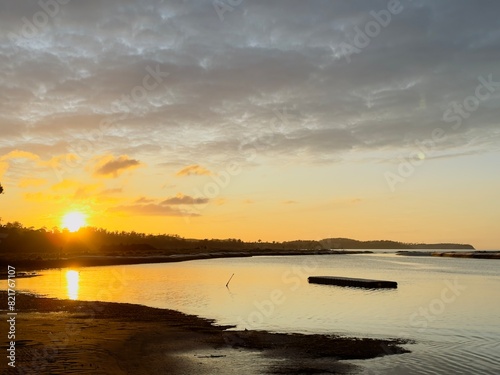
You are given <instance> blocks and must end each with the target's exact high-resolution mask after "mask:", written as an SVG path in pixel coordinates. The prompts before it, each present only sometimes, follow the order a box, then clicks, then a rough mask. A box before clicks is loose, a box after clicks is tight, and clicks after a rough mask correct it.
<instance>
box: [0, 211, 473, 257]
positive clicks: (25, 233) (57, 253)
mask: <svg viewBox="0 0 500 375" xmlns="http://www.w3.org/2000/svg"><path fill="white" fill-rule="evenodd" d="M462 248H463V249H474V248H473V247H472V246H471V245H459V244H410V243H401V242H395V241H357V240H352V239H348V238H329V239H324V240H320V241H307V240H297V241H286V242H276V241H273V242H263V241H261V240H258V241H257V242H244V241H242V240H240V239H235V238H229V239H186V238H182V237H180V236H178V235H170V234H145V233H139V232H135V231H131V232H126V231H108V230H106V229H101V228H94V227H85V228H81V229H80V230H79V231H78V232H75V233H70V232H69V231H68V230H66V229H65V230H60V229H59V228H57V227H54V228H52V229H50V230H49V229H47V228H39V229H35V228H33V227H30V228H26V227H24V226H23V225H22V224H21V223H19V222H14V223H7V224H5V225H2V224H1V220H0V255H1V256H2V257H4V258H5V257H7V258H9V257H18V256H21V257H27V258H31V257H34V258H36V257H37V256H40V257H43V258H47V257H51V258H56V257H67V256H74V255H84V254H100V255H161V254H162V255H169V254H179V253H200V252H210V251H249V250H303V249H304V250H309V249H310V250H319V249H336V250H341V249H462Z"/></svg>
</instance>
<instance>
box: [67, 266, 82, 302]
mask: <svg viewBox="0 0 500 375" xmlns="http://www.w3.org/2000/svg"><path fill="white" fill-rule="evenodd" d="M79 281H80V274H79V273H78V271H67V272H66V282H67V283H68V298H69V299H72V300H76V299H78V287H79V285H78V283H79Z"/></svg>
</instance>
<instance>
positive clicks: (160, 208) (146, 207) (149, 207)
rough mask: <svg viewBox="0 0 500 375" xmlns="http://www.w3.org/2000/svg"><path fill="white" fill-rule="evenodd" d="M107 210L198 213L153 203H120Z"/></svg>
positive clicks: (130, 213)
mask: <svg viewBox="0 0 500 375" xmlns="http://www.w3.org/2000/svg"><path fill="white" fill-rule="evenodd" d="M108 211H109V212H114V213H124V214H128V215H137V216H199V214H196V213H190V212H188V211H183V210H180V209H178V208H174V207H171V206H166V205H163V204H153V203H149V204H131V205H121V206H116V207H111V208H109V209H108Z"/></svg>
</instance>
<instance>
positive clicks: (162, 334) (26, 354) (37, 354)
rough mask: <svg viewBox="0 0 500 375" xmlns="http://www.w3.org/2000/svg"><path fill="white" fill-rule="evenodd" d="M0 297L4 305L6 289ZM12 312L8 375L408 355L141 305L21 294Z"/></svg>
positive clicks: (291, 369)
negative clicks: (14, 322) (12, 363)
mask: <svg viewBox="0 0 500 375" xmlns="http://www.w3.org/2000/svg"><path fill="white" fill-rule="evenodd" d="M0 295H1V297H0V298H3V299H5V300H7V293H6V292H5V291H0ZM16 308H17V312H18V315H17V317H16V320H17V331H16V365H17V366H16V369H11V368H10V367H8V366H7V364H6V363H5V361H6V359H5V358H4V359H3V360H2V371H4V369H7V372H3V373H6V374H19V373H21V374H56V375H58V374H61V375H62V374H84V373H92V374H117V375H118V374H129V373H134V374H150V373H168V374H173V375H175V374H193V375H197V374H200V375H201V374H218V375H223V374H233V373H234V369H235V368H245V369H248V371H247V370H246V373H248V374H285V373H286V374H302V373H322V372H327V373H329V372H333V373H340V374H342V373H353V371H355V370H356V367H355V366H354V365H352V364H349V363H345V362H342V360H349V359H368V358H375V357H378V356H384V355H393V354H401V353H407V352H409V351H408V350H407V349H405V348H403V347H402V346H401V345H403V344H407V343H409V341H403V340H400V339H371V338H348V337H343V336H342V337H341V336H336V335H327V334H325V335H317V334H315V335H303V334H295V333H291V334H283V333H270V332H266V331H247V330H245V331H233V330H230V331H228V330H227V329H229V328H234V327H231V326H218V325H216V324H215V323H214V321H213V320H209V319H204V318H200V317H197V316H193V315H187V314H183V313H181V312H178V311H174V310H167V309H158V308H151V307H146V306H142V305H132V304H122V303H113V302H85V301H71V300H57V299H53V298H40V297H35V296H33V295H29V294H18V295H17V296H16ZM2 312H3V313H4V314H5V313H6V311H5V310H2ZM2 324H3V325H5V327H4V328H3V329H5V328H7V324H6V322H4V323H2ZM5 332H7V331H5ZM7 348H8V347H7V346H6V341H5V339H4V340H3V343H2V349H4V350H5V349H7Z"/></svg>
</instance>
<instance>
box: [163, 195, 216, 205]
mask: <svg viewBox="0 0 500 375" xmlns="http://www.w3.org/2000/svg"><path fill="white" fill-rule="evenodd" d="M209 201H210V200H209V199H208V198H194V197H191V196H189V195H182V194H180V195H178V196H176V197H171V198H167V199H165V200H164V201H162V202H160V205H176V204H205V203H208V202H209Z"/></svg>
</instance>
